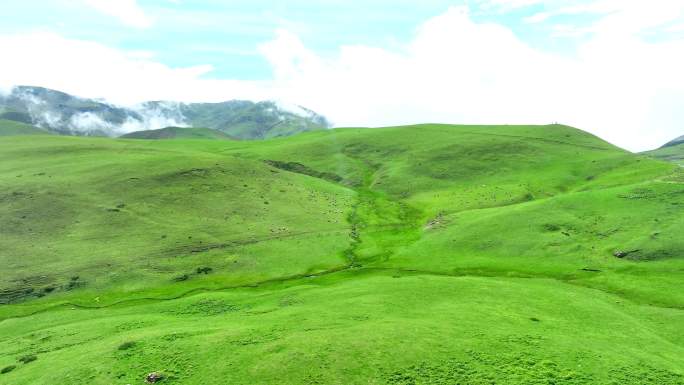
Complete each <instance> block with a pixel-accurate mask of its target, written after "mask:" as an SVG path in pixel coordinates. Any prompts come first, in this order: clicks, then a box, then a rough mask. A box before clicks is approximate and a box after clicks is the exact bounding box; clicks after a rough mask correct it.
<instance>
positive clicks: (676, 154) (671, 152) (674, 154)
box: [644, 141, 684, 166]
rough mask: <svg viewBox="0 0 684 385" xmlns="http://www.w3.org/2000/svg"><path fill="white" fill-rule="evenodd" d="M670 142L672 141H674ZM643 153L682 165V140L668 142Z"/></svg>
mask: <svg viewBox="0 0 684 385" xmlns="http://www.w3.org/2000/svg"><path fill="white" fill-rule="evenodd" d="M671 143H674V141H673V142H671ZM644 155H647V156H650V157H653V158H656V159H660V160H665V161H668V162H674V163H677V164H679V165H681V166H684V142H682V143H680V144H668V145H665V146H663V147H661V148H659V149H657V150H653V151H647V152H645V153H644Z"/></svg>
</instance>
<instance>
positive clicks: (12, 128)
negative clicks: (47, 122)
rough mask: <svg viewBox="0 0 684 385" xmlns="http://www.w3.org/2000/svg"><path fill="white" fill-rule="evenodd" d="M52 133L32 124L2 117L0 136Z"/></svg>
mask: <svg viewBox="0 0 684 385" xmlns="http://www.w3.org/2000/svg"><path fill="white" fill-rule="evenodd" d="M49 134H50V133H49V132H47V131H45V130H43V129H42V128H38V127H35V126H32V125H30V124H26V123H21V122H17V121H14V120H7V119H0V136H12V135H49Z"/></svg>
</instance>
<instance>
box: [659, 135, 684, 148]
mask: <svg viewBox="0 0 684 385" xmlns="http://www.w3.org/2000/svg"><path fill="white" fill-rule="evenodd" d="M678 144H684V135H682V136H680V137H679V138H675V139H673V140H671V141H669V142H667V143H665V145H664V146H663V147H672V146H676V145H678Z"/></svg>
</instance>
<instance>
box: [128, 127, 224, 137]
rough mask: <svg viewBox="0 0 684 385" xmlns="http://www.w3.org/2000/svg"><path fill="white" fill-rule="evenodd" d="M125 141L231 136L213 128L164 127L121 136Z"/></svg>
mask: <svg viewBox="0 0 684 385" xmlns="http://www.w3.org/2000/svg"><path fill="white" fill-rule="evenodd" d="M120 138H123V139H231V137H230V136H229V135H226V134H224V133H223V132H221V131H217V130H212V129H211V128H194V127H164V128H160V129H158V130H147V131H135V132H131V133H128V134H125V135H121V136H120Z"/></svg>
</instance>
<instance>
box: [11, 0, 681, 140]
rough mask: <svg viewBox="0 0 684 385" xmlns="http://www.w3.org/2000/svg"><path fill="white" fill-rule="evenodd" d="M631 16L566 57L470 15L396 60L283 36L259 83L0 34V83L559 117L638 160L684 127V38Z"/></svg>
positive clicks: (52, 38) (368, 50) (384, 120)
mask: <svg viewBox="0 0 684 385" xmlns="http://www.w3.org/2000/svg"><path fill="white" fill-rule="evenodd" d="M634 9H636V8H634ZM670 11H672V9H670ZM635 12H636V11H629V12H625V13H622V14H621V13H620V12H610V13H607V14H606V15H603V16H602V17H600V18H599V19H598V21H597V22H595V23H594V24H593V25H592V26H591V28H592V34H591V35H588V36H589V38H588V39H586V41H584V40H583V41H584V42H583V43H581V45H579V47H578V49H577V54H576V55H573V56H566V57H563V56H558V55H555V54H552V53H548V52H545V51H543V50H539V49H536V48H532V47H530V46H529V45H527V44H525V43H524V42H523V41H521V40H520V39H519V38H518V37H516V36H515V35H514V34H513V32H511V30H510V29H508V28H507V27H505V26H502V25H500V24H496V23H475V22H474V21H473V20H472V18H471V17H470V15H469V12H468V9H467V8H465V7H453V8H450V9H449V10H448V11H447V12H445V13H444V14H442V15H439V16H437V17H434V18H432V19H430V20H427V21H426V22H425V23H423V24H422V25H421V26H420V27H419V28H418V29H417V30H416V33H415V36H414V37H413V38H412V39H411V41H410V42H408V43H406V44H405V45H403V46H402V47H401V48H398V49H394V50H387V49H382V48H377V47H370V46H363V45H346V46H342V47H340V48H339V51H338V53H337V54H335V55H334V56H321V55H319V54H317V53H316V52H314V51H312V50H311V49H309V48H307V47H306V45H305V44H303V42H302V41H301V40H300V39H299V38H298V37H297V36H296V35H295V34H293V33H291V32H288V31H286V30H279V31H278V32H277V34H276V37H275V39H274V40H272V41H270V42H268V43H265V44H263V45H261V46H260V47H259V50H260V52H261V53H262V54H263V55H264V57H265V58H266V59H267V60H268V61H269V62H270V63H271V65H272V67H273V78H272V79H268V80H264V81H239V80H217V79H210V78H209V76H210V75H211V70H212V67H211V66H206V65H205V66H195V67H189V68H172V67H169V66H166V65H164V64H161V63H158V62H156V61H155V60H154V56H153V55H149V54H145V55H141V54H140V53H138V54H135V53H131V52H126V51H120V50H116V49H113V48H109V47H106V46H103V45H100V44H97V43H93V42H87V41H78V40H70V39H65V38H63V37H60V36H58V35H55V34H49V33H34V34H29V35H14V36H0V46H2V47H3V51H4V52H6V53H10V54H7V55H5V56H4V59H3V60H2V61H0V86H2V84H3V83H4V84H5V85H7V84H34V85H42V86H46V87H51V88H56V89H60V90H64V91H66V92H70V93H74V94H77V95H81V96H88V97H100V96H102V97H106V98H107V99H108V100H111V101H114V102H119V103H124V104H133V103H137V102H141V101H143V100H158V99H170V100H179V101H220V100H227V99H233V98H241V99H252V100H263V99H275V100H281V101H286V102H289V103H294V104H298V105H302V106H305V107H307V108H311V109H312V110H314V111H316V112H319V113H322V114H324V115H326V116H327V117H328V118H330V120H331V121H332V122H333V123H334V124H335V125H337V126H378V125H393V124H410V123H419V122H445V123H483V124H484V123H530V124H534V123H539V124H545V123H549V122H553V121H560V122H563V123H566V124H571V125H574V126H577V127H580V128H583V129H586V130H589V131H591V132H593V133H595V134H597V135H599V136H601V137H603V138H605V139H607V140H610V141H612V142H613V143H616V144H618V145H621V146H624V147H626V148H629V149H631V150H644V149H648V148H654V147H657V146H658V145H660V144H662V143H664V142H667V141H668V140H670V139H672V138H674V137H677V136H679V135H681V134H682V133H683V132H682V131H684V125H682V123H681V122H683V121H684V108H681V107H682V106H684V73H683V72H682V71H681V68H684V41H682V40H668V39H663V40H661V41H658V42H645V41H643V40H642V39H640V38H639V32H640V31H642V30H643V29H644V28H651V27H653V26H657V25H659V23H665V22H671V19H672V17H670V16H668V15H666V14H665V13H663V12H650V11H648V10H643V12H645V14H644V15H643V18H641V19H639V20H635V19H634V18H635V15H636V13H635ZM649 12H650V13H649ZM644 19H645V20H644ZM46 63H48V64H46Z"/></svg>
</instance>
